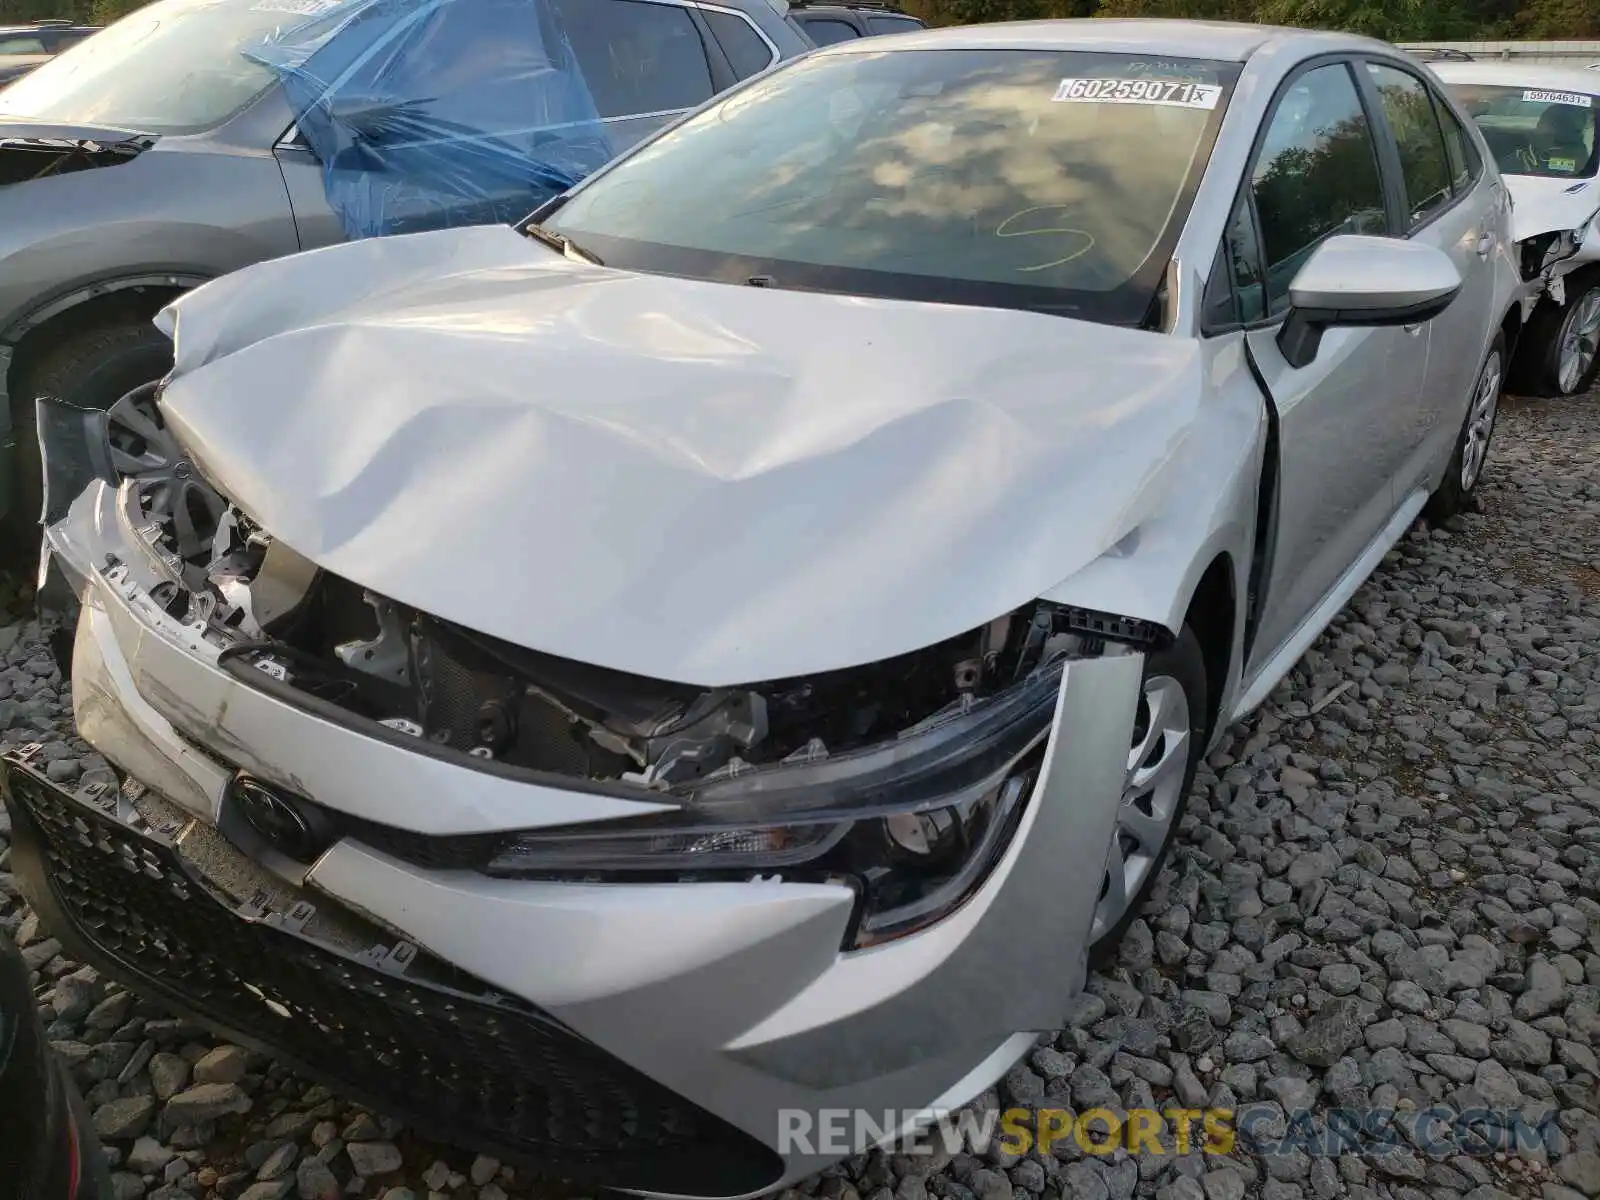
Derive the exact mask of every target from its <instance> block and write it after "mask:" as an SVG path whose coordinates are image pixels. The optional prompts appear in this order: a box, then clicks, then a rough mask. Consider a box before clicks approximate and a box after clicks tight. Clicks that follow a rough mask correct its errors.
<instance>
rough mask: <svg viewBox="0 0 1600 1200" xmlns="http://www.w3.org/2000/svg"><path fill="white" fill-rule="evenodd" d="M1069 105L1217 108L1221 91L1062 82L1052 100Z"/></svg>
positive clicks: (1170, 82)
mask: <svg viewBox="0 0 1600 1200" xmlns="http://www.w3.org/2000/svg"><path fill="white" fill-rule="evenodd" d="M1051 99H1053V100H1056V101H1058V102H1061V103H1069V104H1166V105H1170V106H1171V107H1173V108H1207V109H1209V108H1215V107H1216V106H1217V101H1219V100H1221V99H1222V88H1221V87H1220V86H1219V85H1217V84H1215V83H1191V82H1189V81H1188V80H1181V79H1063V80H1062V81H1061V86H1060V87H1058V88H1056V94H1055V95H1054V96H1053V97H1051Z"/></svg>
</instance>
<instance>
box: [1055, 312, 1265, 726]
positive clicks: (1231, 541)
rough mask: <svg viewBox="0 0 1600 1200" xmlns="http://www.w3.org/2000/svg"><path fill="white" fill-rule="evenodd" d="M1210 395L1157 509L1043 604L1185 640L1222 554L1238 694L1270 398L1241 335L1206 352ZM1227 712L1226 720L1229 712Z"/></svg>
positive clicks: (1204, 400)
mask: <svg viewBox="0 0 1600 1200" xmlns="http://www.w3.org/2000/svg"><path fill="white" fill-rule="evenodd" d="M1205 352H1206V357H1207V362H1206V368H1205V370H1204V372H1203V377H1204V379H1205V380H1206V387H1207V395H1206V396H1205V397H1204V398H1202V400H1201V403H1200V411H1199V413H1198V414H1197V416H1196V418H1195V421H1194V423H1193V426H1192V432H1191V434H1190V436H1189V437H1188V438H1186V439H1185V440H1184V442H1183V444H1182V446H1181V448H1180V449H1179V451H1178V453H1177V455H1176V457H1175V458H1174V460H1173V462H1172V463H1171V464H1169V466H1168V468H1167V477H1168V481H1167V486H1166V489H1165V492H1164V494H1163V496H1162V498H1161V500H1160V502H1159V503H1158V505H1157V506H1156V508H1155V510H1154V511H1153V512H1151V513H1150V515H1149V516H1147V517H1146V518H1145V519H1144V520H1143V521H1141V522H1140V523H1139V525H1137V526H1136V527H1135V528H1134V529H1133V530H1131V531H1130V532H1129V533H1127V534H1126V535H1125V536H1124V537H1123V538H1122V539H1121V540H1120V541H1119V542H1117V544H1116V545H1114V546H1112V547H1111V549H1109V550H1107V551H1106V552H1105V553H1104V554H1102V555H1100V557H1099V558H1096V559H1094V560H1093V561H1092V562H1090V563H1089V564H1088V565H1086V566H1084V567H1083V568H1081V569H1080V570H1078V571H1075V572H1074V573H1073V574H1072V575H1070V576H1068V577H1067V578H1066V579H1063V580H1062V581H1061V582H1060V583H1058V584H1056V585H1055V586H1054V587H1052V588H1051V589H1050V590H1049V591H1047V592H1045V593H1044V595H1043V597H1042V599H1045V600H1049V601H1052V602H1055V603H1058V604H1068V605H1072V606H1074V607H1077V608H1087V609H1093V610H1096V611H1099V612H1109V613H1116V614H1117V615H1119V616H1124V617H1132V618H1136V619H1139V620H1143V621H1153V622H1155V623H1156V624H1158V625H1161V626H1164V627H1165V628H1167V629H1169V630H1171V631H1172V632H1173V633H1177V632H1178V630H1179V629H1180V628H1181V627H1182V626H1183V623H1184V618H1185V616H1186V615H1187V613H1188V611H1189V605H1190V603H1191V601H1192V600H1193V598H1194V594H1195V591H1196V589H1197V588H1198V587H1199V585H1200V580H1201V578H1202V577H1203V576H1204V575H1205V572H1206V570H1207V569H1208V568H1209V567H1210V565H1211V564H1212V563H1213V562H1214V561H1215V560H1216V558H1217V556H1218V555H1219V554H1227V555H1228V556H1229V557H1230V559H1231V560H1232V564H1233V576H1234V578H1233V585H1234V595H1235V596H1238V597H1240V598H1241V603H1240V604H1238V605H1237V611H1236V612H1235V619H1234V630H1233V637H1232V642H1231V647H1230V660H1229V661H1230V663H1231V664H1232V667H1233V669H1232V670H1230V672H1229V684H1228V693H1229V694H1231V692H1232V691H1233V690H1234V688H1235V686H1236V680H1237V674H1238V666H1239V662H1240V648H1241V645H1242V640H1243V632H1244V617H1245V605H1244V603H1243V602H1242V598H1243V597H1245V596H1246V595H1247V594H1248V590H1249V576H1250V565H1251V558H1252V554H1253V547H1254V539H1255V525H1256V501H1257V491H1258V487H1259V483H1260V479H1261V470H1262V456H1263V454H1264V453H1265V448H1266V437H1267V427H1268V418H1267V407H1266V404H1267V402H1266V398H1265V397H1264V396H1263V395H1262V394H1261V390H1260V388H1259V387H1258V386H1257V384H1256V382H1255V379H1254V378H1253V377H1252V375H1251V374H1250V370H1249V367H1248V365H1247V364H1246V362H1245V358H1244V350H1243V341H1242V338H1241V337H1240V336H1239V335H1236V334H1234V335H1226V336H1224V337H1220V338H1215V339H1211V340H1209V341H1207V342H1206V343H1205ZM1227 699H1228V696H1227V695H1225V696H1224V697H1223V700H1224V706H1223V708H1222V710H1221V711H1224V712H1226V711H1228V710H1227V707H1226V701H1227Z"/></svg>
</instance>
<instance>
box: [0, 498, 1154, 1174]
mask: <svg viewBox="0 0 1600 1200" xmlns="http://www.w3.org/2000/svg"><path fill="white" fill-rule="evenodd" d="M114 504H115V493H114V492H113V491H112V489H109V488H107V487H105V486H103V485H99V484H97V485H95V486H93V487H91V488H90V490H89V491H88V492H86V493H85V494H84V495H83V496H82V497H80V499H79V500H78V502H76V503H75V504H74V506H73V511H72V514H71V515H70V516H69V517H68V519H67V520H66V521H65V522H63V523H62V524H60V525H58V526H56V527H54V528H53V529H52V530H51V531H50V539H51V543H52V546H53V548H54V551H55V554H56V556H57V559H58V561H59V562H60V563H61V565H62V566H63V567H64V568H65V570H66V575H67V577H68V578H69V579H71V580H72V581H73V582H74V584H75V585H76V587H77V588H78V590H79V592H80V595H81V597H82V600H83V610H82V614H81V616H80V618H79V622H78V628H77V636H76V643H75V647H74V655H73V680H74V688H73V693H74V705H75V714H76V716H77V719H78V723H79V728H80V731H81V732H82V734H83V736H84V737H85V739H86V740H88V741H89V742H90V743H91V744H92V745H94V746H95V748H96V749H97V750H99V751H100V752H101V753H102V754H103V755H104V756H105V757H106V758H107V759H109V760H110V761H112V762H114V763H116V764H117V765H118V766H119V767H121V768H122V769H124V770H126V771H127V772H129V773H130V774H131V775H132V776H133V777H134V778H136V779H137V780H138V781H139V782H140V783H141V784H143V785H146V786H147V787H148V788H149V789H150V792H149V793H148V794H146V795H144V796H142V797H140V798H139V800H138V803H137V804H133V803H130V801H129V798H128V796H127V795H126V794H124V793H116V792H113V793H111V794H110V798H109V799H107V797H106V796H104V795H102V796H99V797H95V796H86V795H84V794H79V795H77V796H67V795H65V794H63V793H61V792H60V791H59V790H55V789H52V788H50V787H49V786H48V785H47V784H45V783H43V782H42V781H41V780H40V779H38V777H37V776H36V775H35V774H33V773H32V772H31V771H29V770H28V769H27V768H26V766H19V767H18V768H16V769H15V770H14V771H13V772H12V785H11V788H10V795H9V797H8V802H9V803H10V805H11V807H12V808H13V810H14V814H15V823H16V825H17V827H18V828H19V829H24V830H25V831H26V832H25V834H24V835H23V838H22V841H24V842H25V843H26V844H27V845H29V846H31V847H33V849H32V850H31V851H28V852H25V853H23V854H21V855H19V856H17V857H19V859H20V860H21V861H20V862H19V863H18V870H19V872H20V873H21V874H23V876H24V877H25V878H26V879H27V880H28V881H29V886H30V887H32V888H33V890H35V891H36V892H39V893H41V908H43V909H44V910H45V911H46V913H47V915H48V916H49V917H50V919H51V921H52V924H55V925H61V926H64V927H65V928H64V930H63V931H64V932H66V933H67V934H68V936H70V937H71V938H72V939H73V940H75V941H76V942H78V943H79V949H80V952H81V953H82V954H83V956H84V957H85V958H87V959H88V960H89V961H91V962H95V963H96V964H97V965H100V966H101V967H102V969H104V970H105V971H107V972H108V973H110V974H113V975H120V976H122V977H124V978H127V979H129V981H130V982H131V983H132V984H133V985H134V986H137V987H140V988H143V989H144V990H147V991H150V992H153V993H156V994H159V995H161V996H162V997H163V998H164V999H166V1000H167V1001H168V1002H170V1003H173V1004H175V1005H177V1006H180V1007H183V1008H186V1009H189V1010H191V1011H193V1012H194V1013H196V1014H197V1015H198V1016H200V1017H202V1018H203V1019H205V1020H207V1021H209V1022H211V1023H212V1024H214V1025H217V1026H219V1027H221V1028H222V1029H224V1030H225V1031H226V1032H227V1033H228V1035H229V1036H232V1037H240V1036H241V1035H249V1036H244V1037H242V1038H241V1040H243V1041H245V1042H248V1043H253V1044H256V1045H259V1046H261V1047H262V1048H263V1049H267V1050H270V1051H272V1052H275V1053H278V1054H280V1055H281V1056H283V1057H285V1058H287V1059H290V1060H293V1061H295V1062H296V1064H297V1065H298V1066H300V1067H301V1068H302V1069H304V1070H305V1071H306V1073H307V1074H308V1075H311V1076H313V1077H319V1078H322V1079H324V1080H326V1081H327V1082H329V1083H330V1084H331V1085H333V1086H335V1087H338V1088H341V1089H343V1090H345V1091H346V1092H348V1093H350V1094H354V1095H358V1096H360V1097H361V1098H362V1099H364V1100H366V1101H367V1102H368V1103H370V1104H372V1105H373V1106H375V1107H379V1108H383V1109H387V1110H390V1111H395V1112H397V1114H398V1115H402V1116H404V1117H405V1118H406V1119H408V1120H409V1121H410V1122H411V1123H413V1124H414V1125H416V1126H417V1127H418V1128H419V1129H421V1130H423V1131H425V1132H427V1133H429V1134H432V1135H437V1136H440V1137H443V1138H445V1139H447V1140H451V1141H455V1142H458V1143H460V1144H462V1145H465V1146H468V1147H471V1148H475V1149H482V1150H484V1151H485V1152H489V1153H493V1154H495V1155H496V1156H497V1157H500V1158H502V1159H505V1160H507V1161H512V1162H518V1163H523V1164H527V1165H530V1166H533V1167H536V1168H542V1169H544V1170H545V1171H548V1172H551V1173H557V1174H562V1175H566V1176H569V1177H572V1178H577V1179H583V1180H588V1181H593V1182H598V1183H605V1184H610V1185H612V1186H620V1187H627V1188H631V1189H635V1190H642V1191H649V1192H655V1193H667V1194H679V1195H699V1196H707V1195H715V1196H729V1195H743V1194H750V1193H755V1192H759V1191H764V1190H767V1189H769V1188H772V1187H776V1186H779V1185H782V1184H784V1183H787V1182H792V1181H794V1180H797V1179H799V1178H802V1177H804V1176H805V1175H808V1174H810V1173H812V1172H814V1171H816V1170H818V1169H820V1168H821V1167H824V1166H826V1165H828V1164H829V1163H831V1162H833V1161H836V1160H837V1159H838V1158H839V1157H841V1156H842V1153H841V1152H839V1151H838V1150H837V1147H833V1148H832V1152H822V1151H821V1150H820V1149H819V1148H817V1147H815V1146H811V1147H808V1146H806V1145H805V1144H804V1143H803V1142H802V1143H800V1144H796V1143H794V1142H792V1141H791V1142H786V1141H785V1139H784V1137H783V1133H784V1130H785V1129H788V1130H793V1129H795V1128H797V1126H796V1124H795V1118H794V1114H795V1113H796V1112H798V1113H803V1114H806V1117H805V1122H806V1124H804V1125H803V1126H801V1127H805V1128H812V1129H821V1128H826V1127H836V1125H834V1122H835V1121H836V1118H834V1117H831V1116H830V1115H828V1114H830V1113H832V1112H837V1111H838V1110H854V1111H857V1112H865V1113H867V1114H870V1115H871V1123H872V1124H875V1125H880V1126H881V1125H882V1124H883V1123H884V1118H885V1116H886V1114H891V1113H892V1114H896V1120H895V1124H898V1125H901V1126H903V1125H904V1124H906V1123H908V1122H909V1120H910V1119H911V1118H912V1116H913V1114H926V1113H927V1112H929V1111H930V1110H934V1111H937V1110H940V1109H946V1108H951V1107H955V1106H957V1105H959V1104H961V1103H964V1102H966V1101H967V1100H969V1099H971V1098H972V1097H973V1096H975V1095H977V1094H978V1093H980V1092H981V1091H982V1090H983V1089H984V1088H986V1087H988V1086H989V1085H990V1084H991V1083H992V1082H993V1081H994V1080H995V1079H997V1078H998V1077H999V1076H1000V1075H1001V1074H1002V1073H1003V1072H1004V1071H1005V1070H1006V1069H1008V1068H1009V1066H1010V1065H1011V1064H1012V1062H1014V1061H1015V1060H1016V1059H1017V1058H1018V1057H1020V1056H1021V1055H1022V1054H1023V1053H1025V1052H1026V1050H1027V1049H1028V1048H1029V1046H1030V1045H1031V1044H1032V1042H1033V1040H1034V1038H1035V1036H1036V1034H1037V1033H1038V1032H1039V1031H1044V1030H1052V1029H1055V1028H1057V1027H1058V1026H1059V1025H1060V1023H1061V1021H1062V1018H1063V1016H1064V1013H1065V1012H1066V1009H1067V1006H1068V1004H1069V1001H1070V1000H1071V998H1072V996H1073V995H1074V994H1075V993H1076V992H1077V991H1078V990H1079V988H1081V986H1082V984H1083V980H1084V976H1085V972H1086V963H1087V938H1088V930H1089V926H1090V922H1091V919H1092V913H1093V908H1094V902H1095V899H1096V895H1097V892H1098V888H1099V884H1100V881H1101V878H1102V875H1103V869H1104V863H1105V854H1106V847H1107V846H1108V845H1109V841H1110V837H1111V834H1112V829H1113V825H1114V821H1115V810H1116V804H1117V800H1118V798H1119V796H1120V794H1121V787H1122V782H1123V772H1124V770H1125V765H1126V747H1127V745H1128V741H1129V736H1128V735H1129V730H1130V728H1131V725H1132V722H1133V719H1134V709H1135V704H1136V700H1137V695H1138V688H1139V681H1140V674H1141V669H1142V658H1141V657H1140V656H1139V655H1137V654H1128V655H1123V656H1116V657H1106V658H1099V659H1090V660H1085V661H1081V662H1074V663H1071V664H1069V666H1068V668H1067V670H1066V672H1065V674H1064V676H1063V680H1062V685H1061V694H1060V699H1059V702H1058V705H1057V713H1056V721H1055V726H1054V728H1053V730H1052V733H1051V736H1050V741H1049V744H1048V746H1047V749H1046V756H1045V760H1044V764H1043V767H1042V769H1041V775H1040V780H1039V783H1038V784H1037V786H1036V789H1035V791H1034V793H1033V795H1032V796H1031V797H1030V800H1029V802H1028V805H1027V808H1026V810H1025V812H1024V813H1023V815H1022V818H1021V821H1020V823H1019V827H1018V829H1017V832H1016V834H1015V835H1014V838H1013V840H1012V842H1011V844H1010V845H1009V847H1008V848H1007V850H1006V852H1005V854H1004V855H1003V857H1002V858H1001V860H1000V862H999V863H998V865H997V866H996V867H995V869H994V870H993V872H992V873H991V875H990V877H989V878H988V880H987V881H986V882H985V883H984V884H983V886H982V887H981V888H980V889H979V891H978V892H977V893H976V894H975V895H974V896H973V897H972V898H970V899H969V900H968V901H967V902H966V904H965V905H963V906H962V907H961V908H960V909H958V910H957V911H956V912H954V913H953V914H951V915H950V916H949V917H947V918H946V919H944V920H943V921H941V922H940V923H938V924H937V925H934V926H932V927H930V928H928V929H926V930H924V931H922V932H919V933H917V934H914V935H911V936H908V937H904V938H901V939H899V940H898V941H895V942H891V943H888V944H885V945H881V946H878V947H875V948H872V949H869V950H863V951H856V952H850V953H844V952H841V949H840V946H841V943H842V941H843V939H844V934H845V931H846V929H847V927H848V924H849V920H850V916H851V909H852V906H853V902H854V896H853V894H852V893H851V891H850V890H849V889H848V888H846V887H843V886H840V885H826V884H801V883H785V882H777V881H774V880H765V879H758V880H752V881H749V882H742V883H733V882H708V883H693V884H590V883H552V882H536V881H513V880H503V879H490V878H487V877H484V876H481V875H478V874H476V873H473V872H471V871H463V870H448V869H431V868H426V867H421V866H417V865H414V864H412V863H408V862H402V861H400V860H398V859H396V858H393V857H390V856H388V855H385V854H383V853H381V852H379V851H377V850H375V849H374V848H372V847H371V846H369V845H364V844H362V843H360V842H358V841H355V840H353V839H352V838H346V839H344V840H341V841H339V842H337V843H336V844H334V845H333V846H332V847H331V848H330V849H329V850H327V851H326V852H325V853H324V854H323V855H322V856H321V857H320V858H319V859H318V860H317V861H316V862H315V863H314V864H312V865H311V866H310V867H309V868H304V867H301V868H295V867H294V866H293V865H292V864H286V863H284V862H275V861H273V860H272V859H271V857H270V856H268V855H265V854H260V853H257V852H256V851H255V850H254V849H251V852H250V853H248V854H247V853H244V852H242V851H241V850H240V849H239V848H238V846H235V845H234V844H232V843H231V842H230V841H229V840H228V838H225V837H222V836H220V835H219V834H218V830H221V831H222V832H223V833H225V834H227V835H228V836H229V837H232V836H233V832H234V831H235V830H236V829H237V828H238V827H239V822H238V821H237V820H236V819H235V817H236V814H231V813H230V811H229V804H230V801H229V798H228V792H227V790H226V784H227V781H228V779H229V778H230V777H231V775H232V773H233V771H234V770H235V769H237V768H244V769H248V770H250V771H251V772H252V773H255V774H257V775H261V776H263V777H264V778H266V779H268V780H273V781H276V782H278V783H280V784H282V785H283V786H285V787H288V788H291V789H293V790H294V791H296V792H298V793H299V794H301V795H305V796H309V797H311V798H312V799H313V800H315V801H316V802H318V803H320V804H322V805H324V806H326V807H329V808H332V809H335V810H337V811H340V812H343V813H346V814H348V815H350V816H354V817H358V818H362V819H365V820H370V821H380V822H382V823H384V824H386V825H389V826H398V827H400V828H402V829H404V830H406V831H408V832H409V833H411V834H414V835H422V836H424V837H426V836H443V835H454V834H467V833H480V832H487V831H493V830H504V829H514V828H528V827H530V826H537V825H541V824H562V823H567V822H569V821H571V820H573V819H582V820H606V819H611V818H614V817H619V816H627V815H632V814H633V813H634V812H636V811H638V810H639V807H640V806H639V805H638V804H637V803H636V802H633V801H630V800H625V799H616V798H613V797H608V796H605V795H598V794H594V793H589V792H580V791H566V790H563V789H559V788H551V787H547V786H539V785H531V784H528V783H526V782H522V781H517V780H513V779H507V778H505V777H503V776H497V775H494V774H491V773H488V772H484V771H478V770H474V769H471V768H469V767H463V766H459V765H457V764H455V763H451V762H447V761H444V760H440V759H437V758H429V757H427V756H424V755H419V754H417V753H416V752H415V751H413V750H409V749H407V748H406V747H405V746H404V745H403V744H400V743H399V742H398V741H396V742H390V741H385V740H383V739H381V738H375V737H371V736H368V735H367V734H365V733H363V732H361V731H358V730H355V729H351V728H349V727H346V726H342V725H338V724H335V723H333V722H331V721H328V720H326V719H324V718H322V717H319V716H316V715H313V714H311V713H309V712H306V711H304V710H302V709H299V708H296V707H295V706H293V705H292V704H290V703H287V702H285V700H283V699H282V698H280V697H279V696H277V695H274V694H270V693H269V692H267V691H264V690H261V689H258V688H255V687H252V686H249V685H247V684H245V683H243V682H241V681H240V680H239V678H237V677H236V676H235V675H234V674H232V673H229V672H228V671H226V670H222V669H219V668H218V667H217V666H216V664H215V661H214V660H215V651H214V649H212V650H210V651H209V653H208V651H207V648H206V647H205V645H204V644H203V643H201V642H200V641H199V639H198V638H197V637H196V636H195V634H194V631H193V630H192V629H189V628H187V627H184V626H181V625H179V624H178V623H177V622H176V621H174V620H173V619H172V618H170V617H168V616H167V615H166V614H165V613H164V612H163V611H162V609H161V608H160V606H159V605H157V604H155V603H153V602H152V601H151V600H150V599H149V596H148V593H147V585H146V584H145V583H144V582H142V581H141V579H140V578H139V572H138V568H137V563H138V551H137V550H136V549H134V548H131V547H129V546H127V545H126V544H124V543H123V541H122V539H121V536H120V535H119V533H118V524H117V522H116V520H115V512H114ZM108 554H109V555H110V556H111V561H113V562H115V563H116V565H115V566H107V565H106V564H107V562H108V559H107V555H108ZM574 814H581V815H580V816H576V817H575V816H574ZM236 840H237V839H236ZM239 845H241V846H245V847H246V848H247V849H249V848H250V847H249V843H248V841H247V840H246V841H239ZM130 868H131V869H133V871H134V873H133V874H132V875H131V876H130V875H129V874H128V871H129V869H130ZM130 879H131V880H134V881H136V882H131V883H130ZM258 893H259V894H258ZM357 914H359V915H357ZM279 1009H281V1010H282V1012H280V1011H279ZM285 1014H287V1015H285ZM407 1110H409V1111H407ZM900 1115H903V1116H904V1117H905V1118H906V1120H905V1121H902V1120H900ZM849 1125H850V1128H855V1124H854V1122H850V1123H849ZM865 1148H866V1147H865V1146H859V1145H858V1146H852V1147H851V1149H852V1150H859V1149H865Z"/></svg>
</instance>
